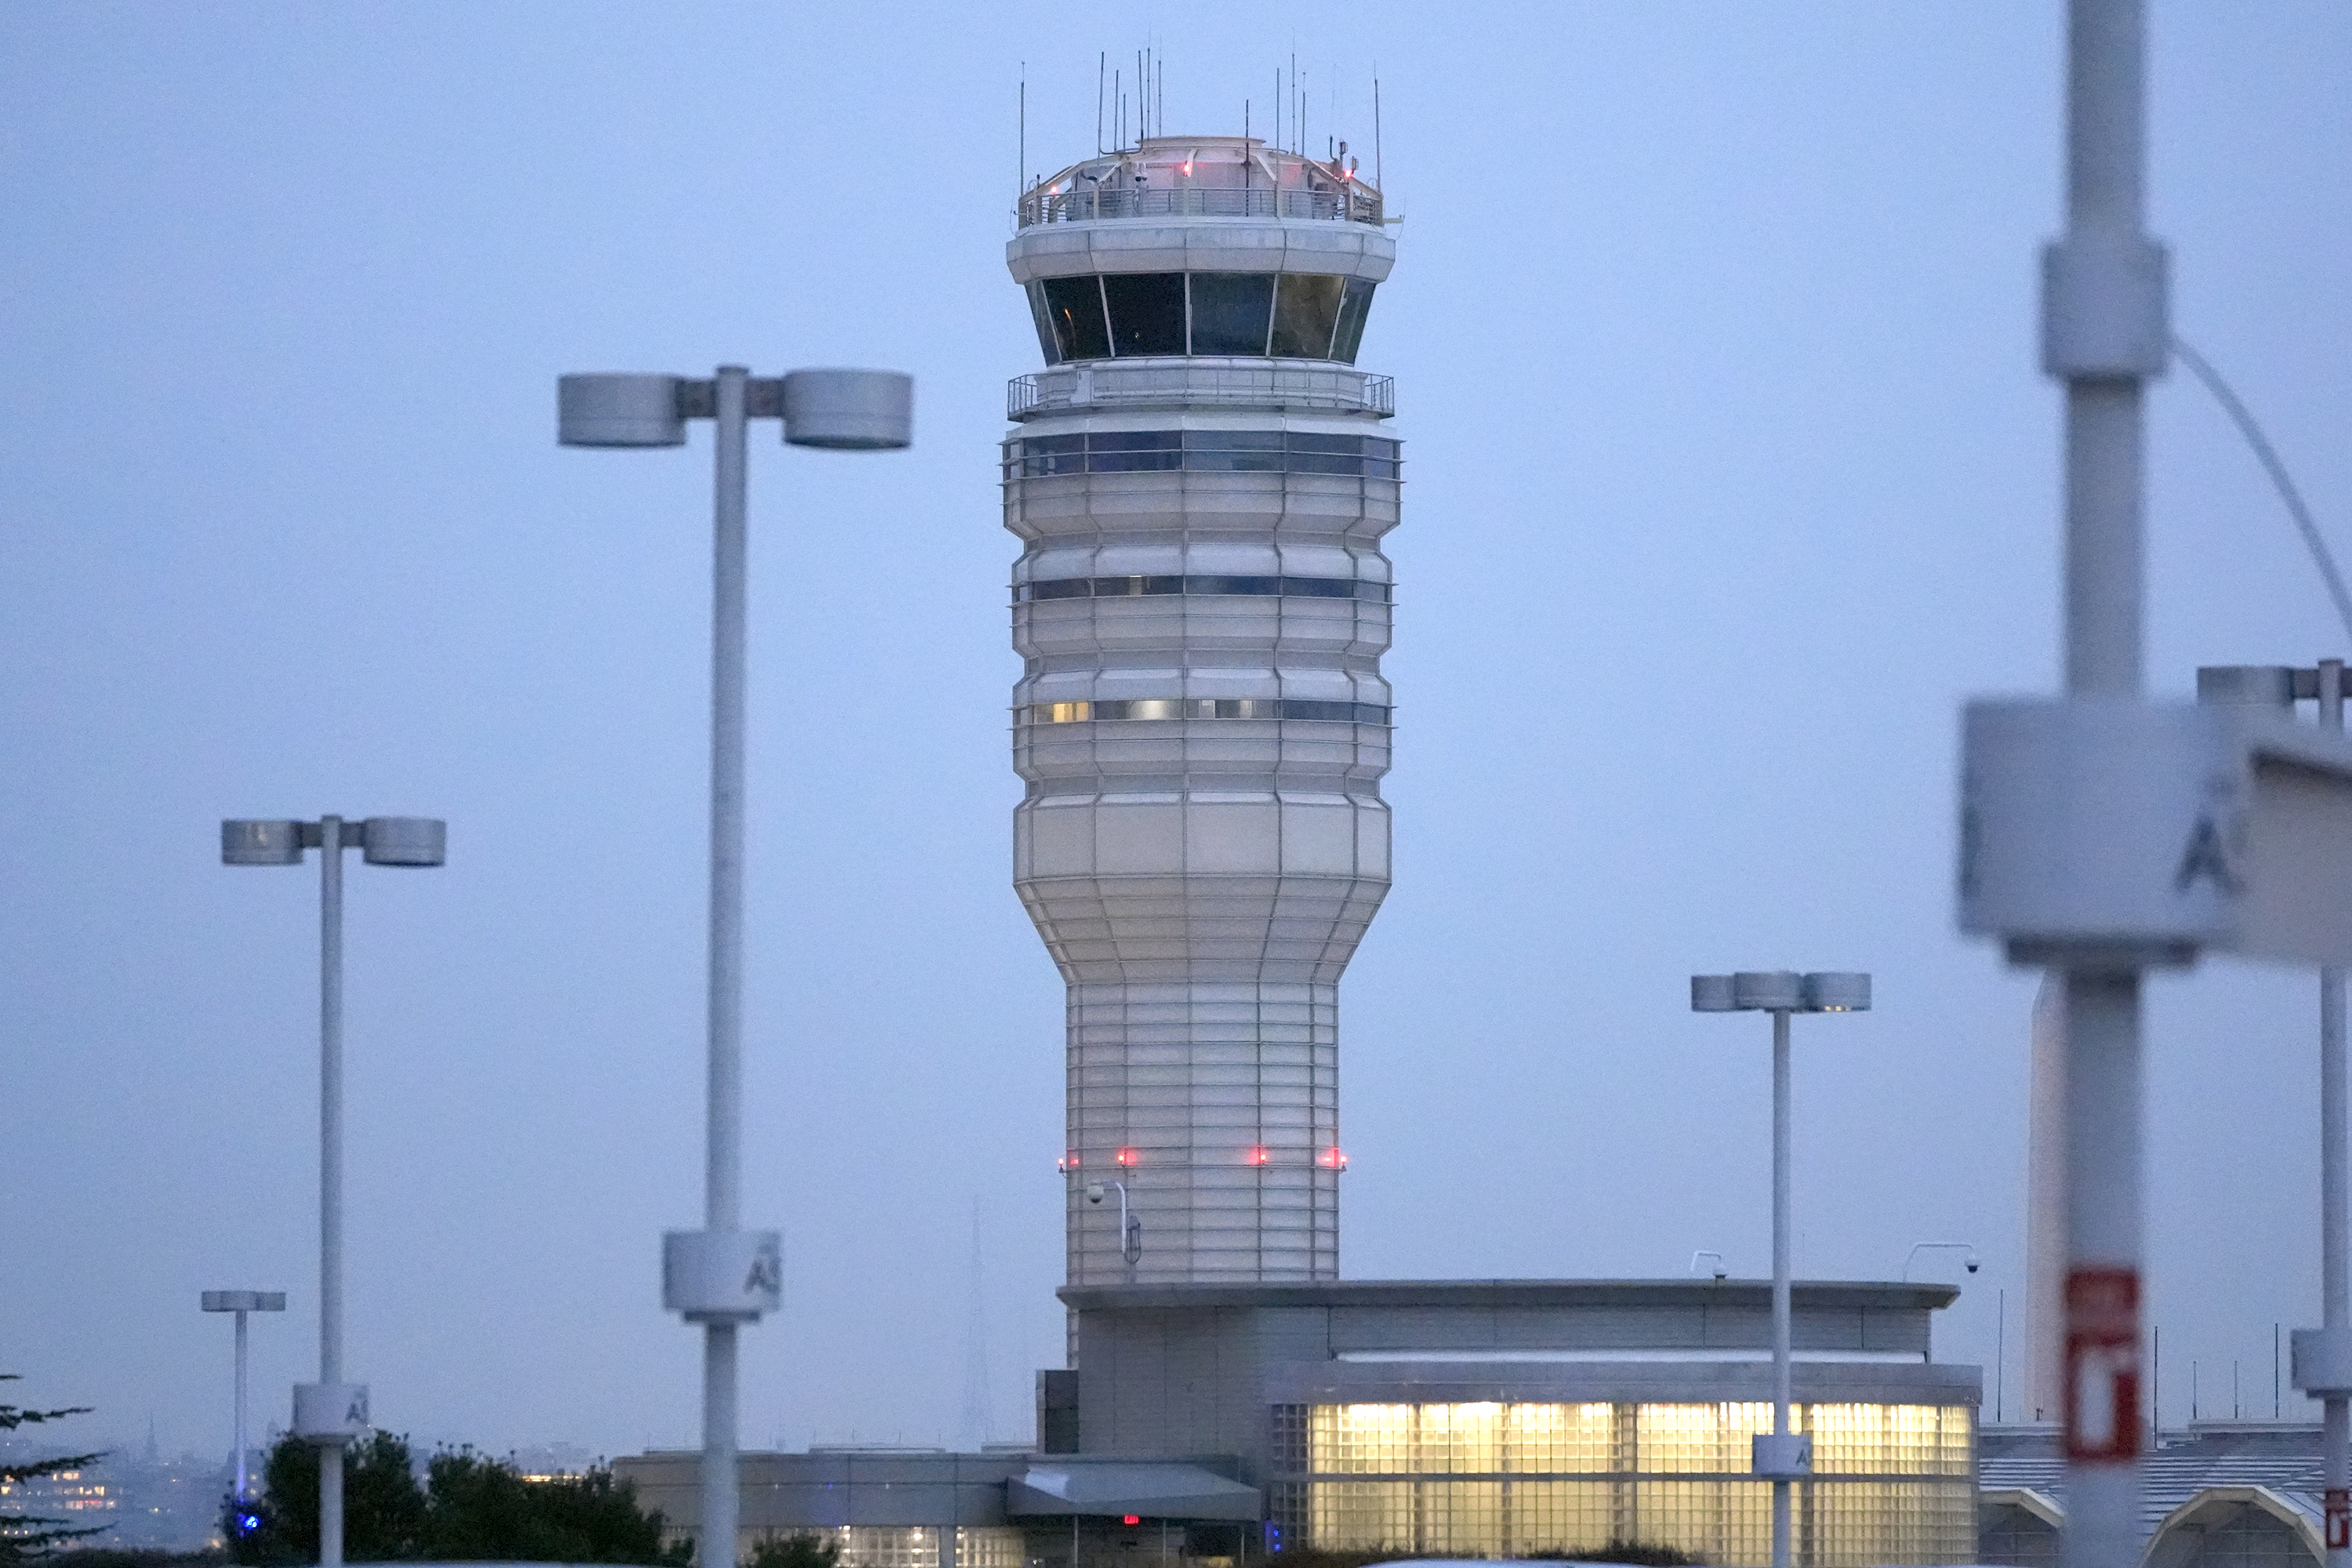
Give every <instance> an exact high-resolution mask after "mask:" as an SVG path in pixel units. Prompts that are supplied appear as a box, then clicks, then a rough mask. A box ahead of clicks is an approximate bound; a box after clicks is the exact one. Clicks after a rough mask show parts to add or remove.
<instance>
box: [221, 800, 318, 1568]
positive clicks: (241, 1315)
mask: <svg viewBox="0 0 2352 1568" xmlns="http://www.w3.org/2000/svg"><path fill="white" fill-rule="evenodd" d="M243 1320H244V1315H243V1314H242V1313H240V1314H238V1321H239V1322H240V1323H242V1321H243ZM240 1348H241V1347H240ZM342 1380H343V819H342V818H341V817H340V816H328V817H322V818H320V823H319V1381H320V1383H322V1384H339V1383H341V1382H342ZM342 1561H343V1447H342V1444H341V1442H327V1443H321V1444H320V1446H319V1564H320V1568H341V1565H342Z"/></svg>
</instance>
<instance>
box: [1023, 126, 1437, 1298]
mask: <svg viewBox="0 0 2352 1568" xmlns="http://www.w3.org/2000/svg"><path fill="white" fill-rule="evenodd" d="M1020 217H1021V226H1020V229H1019V232H1018V234H1017V235H1016V237H1014V238H1013V241H1012V242H1011V245H1010V246H1009V247H1008V250H1009V256H1008V259H1009V261H1010V264H1011V267H1012V270H1013V278H1014V279H1015V280H1016V281H1017V282H1019V283H1020V284H1022V285H1023V287H1024V289H1025V290H1026V291H1027V293H1028V295H1029V299H1030V304H1031V309H1032V311H1033V314H1034V317H1035V320H1036V324H1037V329H1038V337H1039V342H1040V344H1041V347H1042V348H1043V351H1044V353H1045V359H1046V362H1047V365H1048V368H1047V369H1046V370H1045V371H1044V372H1042V373H1040V374H1034V375H1026V376H1022V377H1020V378H1018V379H1017V380H1016V381H1014V383H1013V389H1012V400H1011V410H1010V412H1011V416H1012V417H1013V420H1014V421H1015V422H1016V426H1015V428H1014V430H1013V433H1012V435H1011V436H1010V437H1008V438H1007V440H1006V441H1005V444H1004V522H1005V526H1006V527H1007V528H1008V529H1010V530H1011V531H1013V533H1014V534H1016V535H1018V536H1019V537H1020V539H1021V541H1022V542H1023V544H1024V547H1025V548H1024V552H1023V554H1022V557H1021V560H1020V562H1019V563H1018V564H1017V565H1016V566H1015V568H1014V570H1013V641H1014V644H1015V646H1016V647H1018V648H1019V650H1020V652H1021V654H1022V657H1023V658H1024V661H1025V672H1024V679H1023V680H1022V682H1021V685H1020V687H1019V689H1017V690H1016V692H1015V693H1014V696H1013V761H1014V765H1015V767H1016V769H1017V770H1018V771H1019V773H1020V774H1021V776H1022V778H1023V779H1024V780H1025V781H1026V783H1027V785H1028V790H1027V796H1026V798H1025V799H1024V801H1023V802H1022V804H1021V805H1020V807H1019V809H1018V811H1017V813H1016V816H1015V822H1014V883H1015V886H1016V887H1017V888H1018V889H1019V890H1020V894H1021V898H1022V901H1023V903H1024V905H1026V906H1027V908H1028V910H1029V913H1030V915H1031V917H1032V918H1033V919H1034V921H1036V924H1037V930H1038V932H1039V934H1040V935H1042V936H1043V937H1044V938H1045V945H1046V947H1047V949H1048V950H1049V951H1050V952H1052V953H1053V955H1054V959H1055V963H1057V964H1058V965H1059V966H1060V968H1061V972H1062V975H1063V978H1064V979H1065V980H1066V982H1067V983H1068V985H1069V1017H1068V1024H1069V1036H1068V1091H1067V1092H1068V1100H1067V1114H1068V1131H1067V1138H1066V1151H1065V1154H1064V1160H1063V1164H1064V1169H1065V1173H1066V1177H1065V1179H1066V1184H1067V1191H1066V1203H1067V1205H1068V1208H1067V1224H1068V1269H1069V1281H1070V1283H1072V1284H1074V1285H1099V1284H1118V1283H1123V1282H1128V1281H1135V1282H1169V1281H1189V1280H1234V1281H1241V1280H1312V1279H1334V1278H1337V1276H1338V1274H1339V1175H1340V1172H1341V1170H1342V1169H1343V1168H1344V1167H1345V1164H1346V1157H1345V1155H1344V1154H1342V1152H1340V1150H1341V1145H1340V1142H1339V1005H1338V997H1339V976H1340V973H1341V972H1342V971H1343V970H1345V969H1346V967H1347V964H1348V961H1349V958H1350V957H1351V956H1352V955H1353V954H1354V952H1355V949H1356V944H1357V942H1358V941H1359V940H1360V938H1361V936H1362V935H1363V932H1364V930H1365V928H1366V926H1367V925H1369V924H1370V921H1371V918H1372V915H1373V912H1374V911H1375V910H1377V909H1378V908H1379V907H1380V902H1381V898H1382V896H1383V895H1384V894H1385V893H1386V892H1387V890H1388V879H1389V815H1388V807H1387V805H1385V804H1384V803H1383V802H1382V801H1381V797H1380V780H1381V775H1382V774H1383V773H1386V772H1387V770H1388V763H1389V735H1390V716H1391V699H1390V694H1389V689H1388V686H1387V684H1386V682H1384V681H1383V680H1382V679H1381V672H1380V656H1381V653H1382V652H1384V651H1385V650H1386V649H1387V647H1388V644H1389V621H1390V613H1391V575H1390V570H1389V562H1388V560H1387V558H1386V557H1385V556H1384V555H1382V554H1381V547H1380V546H1381V536H1382V535H1384V534H1386V533H1387V532H1388V531H1389V530H1390V529H1391V528H1393V527H1394V526H1396V522H1397V516H1398V511H1397V507H1398V491H1399V482H1400V481H1399V477H1398V461H1399V457H1398V447H1397V443H1396V441H1395V439H1394V437H1392V436H1391V435H1389V434H1387V433H1386V430H1385V426H1384V424H1383V422H1384V421H1385V420H1386V419H1387V418H1388V416H1389V414H1390V412H1391V400H1390V395H1389V383H1388V381H1387V379H1386V378H1384V377H1379V376H1373V375H1370V374H1366V373H1364V372H1361V371H1359V370H1356V369H1354V368H1353V365H1354V361H1355V358H1356V351H1357V347H1358V344H1359V343H1360V340H1361V338H1362V334H1363V329H1364V323H1365V319H1366V315H1367V312H1368V311H1369V310H1370V304H1371V299H1372V292H1373V289H1374V287H1375V286H1376V285H1377V284H1378V283H1379V282H1380V281H1381V279H1384V278H1386V277H1387V276H1388V272H1389V268H1390V264H1391V260H1392V258H1393V257H1394V252H1395V247H1394V243H1393V242H1392V241H1391V239H1390V237H1389V236H1388V232H1387V230H1386V229H1385V228H1384V227H1383V226H1382V225H1381V203H1380V197H1379V195H1378V193H1377V192H1373V191H1370V190H1369V189H1368V188H1367V187H1365V186H1364V185H1363V184H1361V183H1360V182H1359V181H1357V180H1356V179H1355V178H1354V177H1353V171H1352V167H1351V166H1350V164H1349V161H1348V160H1347V159H1346V157H1345V155H1344V148H1343V149H1342V155H1341V156H1340V157H1339V158H1338V159H1335V160H1332V161H1330V162H1318V161H1314V160H1310V159H1307V158H1304V157H1300V156H1297V155H1295V154H1291V153H1282V152H1278V151H1275V150H1272V149H1269V148H1267V147H1266V146H1265V144H1264V143H1263V142H1255V141H1245V140H1244V138H1241V137H1201V138H1178V137H1162V138H1149V139H1146V140H1145V141H1144V142H1141V143H1140V145H1139V146H1138V147H1136V148H1134V149H1130V150H1128V151H1125V152H1122V153H1112V154H1108V155H1106V156H1103V157H1100V158H1097V159H1095V160H1092V161H1090V162H1088V163H1082V164H1079V165H1076V167H1074V168H1071V169H1069V170H1066V171H1064V172H1063V173H1062V174H1058V175H1056V176H1055V177H1054V178H1053V179H1052V180H1049V181H1045V182H1041V183H1040V184H1038V185H1036V186H1034V187H1033V188H1032V189H1031V190H1030V191H1029V192H1027V193H1026V194H1025V195H1024V197H1023V200H1022V206H1021V214H1020ZM1094 1184H1102V1186H1101V1188H1100V1189H1099V1191H1100V1192H1101V1193H1102V1201H1089V1198H1088V1188H1089V1187H1090V1186H1093V1185H1094ZM1113 1184H1116V1186H1114V1185H1113ZM1122 1188H1123V1194H1122V1192H1121V1191H1120V1190H1119V1189H1122ZM1122 1196H1123V1198H1124V1203H1122V1202H1121V1199H1122ZM1122 1208H1124V1210H1125V1211H1126V1213H1127V1215H1129V1216H1130V1217H1131V1220H1132V1222H1133V1226H1134V1228H1133V1229H1132V1230H1131V1231H1129V1232H1126V1233H1124V1234H1123V1228H1122V1222H1121V1211H1122Z"/></svg>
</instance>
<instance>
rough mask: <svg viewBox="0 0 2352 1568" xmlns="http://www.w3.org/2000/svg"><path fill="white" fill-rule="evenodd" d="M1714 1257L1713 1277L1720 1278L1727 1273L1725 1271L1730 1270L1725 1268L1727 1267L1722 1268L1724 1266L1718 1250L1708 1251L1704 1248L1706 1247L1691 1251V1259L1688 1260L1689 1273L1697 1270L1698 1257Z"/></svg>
mask: <svg viewBox="0 0 2352 1568" xmlns="http://www.w3.org/2000/svg"><path fill="white" fill-rule="evenodd" d="M1700 1258H1714V1259H1715V1277H1716V1278H1717V1279H1722V1278H1723V1277H1724V1276H1725V1275H1726V1274H1727V1273H1729V1272H1730V1270H1728V1269H1727V1268H1724V1266H1723V1254H1721V1253H1720V1252H1715V1251H1710V1250H1706V1249H1701V1250H1700V1251H1697V1252H1694V1253H1692V1254H1691V1260H1690V1272H1691V1273H1693V1274H1696V1273H1697V1272H1698V1260H1699V1259H1700Z"/></svg>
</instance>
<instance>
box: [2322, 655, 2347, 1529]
mask: <svg viewBox="0 0 2352 1568" xmlns="http://www.w3.org/2000/svg"><path fill="white" fill-rule="evenodd" d="M2319 727H2320V728H2321V729H2323V730H2335V731H2340V730H2342V729H2343V728H2344V661H2343V660H2342V659H2339V658H2326V659H2322V660H2320V661H2319ZM2344 1101H2345V1083H2344V971H2342V970H2341V969H2336V968H2327V969H2322V970H2321V971H2320V972H2319V1237H2320V1239H2319V1289H2320V1298H2321V1307H2322V1313H2323V1316H2322V1318H2321V1321H2322V1322H2323V1323H2324V1324H2325V1325H2326V1328H2327V1330H2328V1331H2330V1332H2331V1333H2340V1332H2342V1331H2344V1330H2345V1329H2346V1328H2347V1327H2352V1281H2347V1278H2346V1265H2347V1261H2352V1259H2347V1251H2352V1247H2347V1237H2346V1234H2345V1225H2346V1218H2347V1215H2346V1201H2347V1194H2346V1190H2345V1177H2346V1172H2345V1163H2346V1152H2345V1145H2344V1138H2345V1117H2344V1113H2345V1103H2344ZM2320 1411H2321V1419H2322V1422H2323V1423H2324V1425H2323V1426H2322V1427H2321V1442H2320V1463H2321V1466H2322V1479H2321V1480H2320V1486H2321V1488H2322V1489H2323V1492H2324V1501H2325V1502H2326V1505H2327V1506H2326V1518H2327V1522H2328V1523H2329V1525H2330V1526H2332V1527H2334V1528H2331V1529H2330V1530H2329V1531H2328V1535H2329V1537H2330V1538H2331V1539H2329V1540H2328V1542H2327V1547H2326V1551H2327V1568H2352V1549H2347V1546H2344V1545H2338V1544H2337V1543H2336V1542H2337V1541H2339V1540H2341V1539H2342V1537H2341V1536H2340V1535H2339V1534H2338V1530H2340V1528H2341V1527H2340V1526H2337V1525H2336V1521H2337V1520H2338V1519H2340V1518H2341V1517H2342V1516H2343V1513H2344V1508H2343V1504H2344V1503H2345V1501H2346V1498H2345V1495H2344V1494H2345V1490H2346V1489H2347V1487H2352V1452H2347V1450H2352V1406H2347V1402H2346V1401H2345V1399H2344V1397H2343V1396H2342V1395H2341V1394H2332V1395H2330V1396H2329V1397H2328V1398H2326V1400H2324V1401H2323V1402H2322V1403H2321V1405H2320Z"/></svg>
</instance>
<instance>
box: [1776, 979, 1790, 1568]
mask: <svg viewBox="0 0 2352 1568" xmlns="http://www.w3.org/2000/svg"><path fill="white" fill-rule="evenodd" d="M1789 1319H1790V1302H1789V1013H1788V1009H1786V1008H1784V1007H1776V1008H1774V1009H1773V1010H1772V1435H1773V1436H1776V1437H1785V1436H1788V1435H1789V1395H1790V1381H1791V1380H1790V1365H1789V1363H1790V1348H1789V1345H1790V1332H1789ZM1789 1563H1790V1558H1789V1482H1788V1479H1787V1478H1785V1477H1780V1478H1776V1479H1774V1480H1773V1482H1772V1568H1789Z"/></svg>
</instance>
